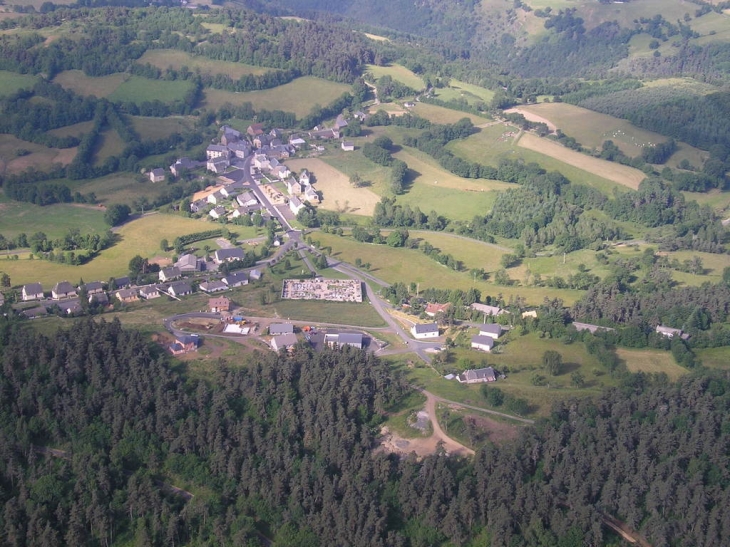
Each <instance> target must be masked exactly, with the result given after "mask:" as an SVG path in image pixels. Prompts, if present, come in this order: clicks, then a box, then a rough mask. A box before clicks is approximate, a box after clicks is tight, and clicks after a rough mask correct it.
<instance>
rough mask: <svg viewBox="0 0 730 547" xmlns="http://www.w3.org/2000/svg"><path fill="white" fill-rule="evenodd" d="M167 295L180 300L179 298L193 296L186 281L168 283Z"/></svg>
mask: <svg viewBox="0 0 730 547" xmlns="http://www.w3.org/2000/svg"><path fill="white" fill-rule="evenodd" d="M167 294H169V295H170V296H174V297H175V298H180V297H181V296H187V295H189V294H193V288H192V287H191V286H190V283H188V282H187V281H175V282H174V283H170V286H169V287H168V289H167Z"/></svg>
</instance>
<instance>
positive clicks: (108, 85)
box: [53, 70, 129, 98]
mask: <svg viewBox="0 0 730 547" xmlns="http://www.w3.org/2000/svg"><path fill="white" fill-rule="evenodd" d="M127 78H129V75H128V74H122V73H116V74H109V75H108V76H87V75H86V74H84V73H83V72H82V71H80V70H65V71H63V72H61V73H59V74H57V75H56V77H55V78H54V79H53V81H54V83H57V84H58V85H60V86H61V87H63V88H64V89H70V90H71V91H73V92H74V93H76V94H78V95H94V96H95V97H99V98H102V97H108V96H109V95H111V94H112V93H114V91H116V90H117V88H118V87H119V86H120V85H122V83H123V82H124V81H125V79H127Z"/></svg>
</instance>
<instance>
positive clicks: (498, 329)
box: [479, 323, 502, 340]
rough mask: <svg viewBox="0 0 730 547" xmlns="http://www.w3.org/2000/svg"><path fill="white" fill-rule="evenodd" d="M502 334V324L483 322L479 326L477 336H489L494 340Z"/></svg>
mask: <svg viewBox="0 0 730 547" xmlns="http://www.w3.org/2000/svg"><path fill="white" fill-rule="evenodd" d="M501 335H502V325H498V324H497V323H485V324H484V325H481V326H480V327H479V336H489V337H490V338H492V339H493V340H496V339H497V338H499V337H500V336H501Z"/></svg>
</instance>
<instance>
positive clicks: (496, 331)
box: [471, 323, 502, 352]
mask: <svg viewBox="0 0 730 547" xmlns="http://www.w3.org/2000/svg"><path fill="white" fill-rule="evenodd" d="M501 335H502V326H501V325H499V324H498V323H489V324H484V325H482V326H480V327H479V334H477V335H475V336H472V338H471V347H472V348H473V349H477V350H479V351H487V352H489V351H492V348H493V347H494V342H495V341H496V340H497V339H498V338H499V337H500V336H501Z"/></svg>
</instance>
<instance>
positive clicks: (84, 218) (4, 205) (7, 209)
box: [0, 200, 108, 269]
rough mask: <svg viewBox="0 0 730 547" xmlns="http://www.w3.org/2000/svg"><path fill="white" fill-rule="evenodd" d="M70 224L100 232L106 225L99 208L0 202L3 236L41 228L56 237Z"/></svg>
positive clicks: (88, 231) (0, 224)
mask: <svg viewBox="0 0 730 547" xmlns="http://www.w3.org/2000/svg"><path fill="white" fill-rule="evenodd" d="M70 228H78V229H79V230H80V231H81V232H82V233H102V232H104V231H106V229H107V228H108V226H107V225H106V224H104V213H103V211H101V210H97V209H94V208H88V207H77V206H74V205H66V204H57V205H48V206H46V207H39V206H37V205H33V204H31V203H22V202H18V201H9V200H8V201H3V202H0V234H3V235H4V236H5V237H7V238H10V237H15V236H17V235H18V234H20V233H21V232H25V233H26V234H27V235H31V234H33V233H35V232H43V233H45V234H46V235H47V236H49V237H51V238H57V237H62V236H63V235H64V234H66V233H67V232H68V230H69V229H70ZM0 269H2V268H0Z"/></svg>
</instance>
